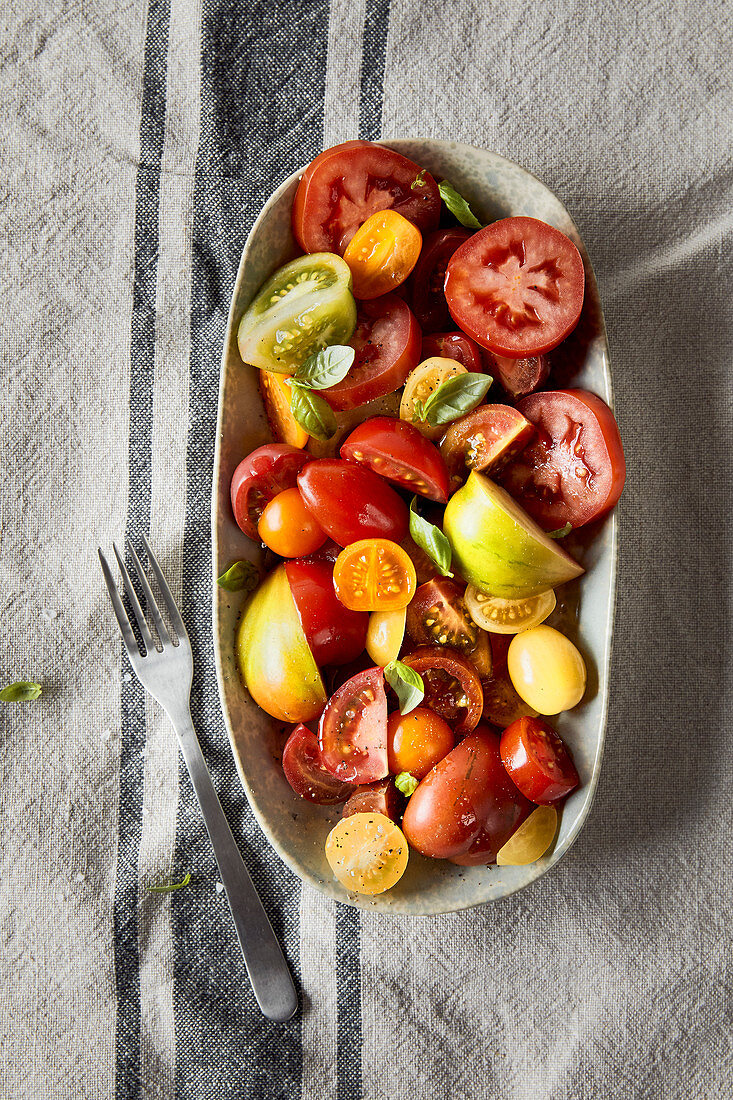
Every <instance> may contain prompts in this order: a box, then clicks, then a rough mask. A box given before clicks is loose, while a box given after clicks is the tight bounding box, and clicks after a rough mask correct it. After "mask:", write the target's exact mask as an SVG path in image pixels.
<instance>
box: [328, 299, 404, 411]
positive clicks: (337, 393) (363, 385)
mask: <svg viewBox="0 0 733 1100" xmlns="http://www.w3.org/2000/svg"><path fill="white" fill-rule="evenodd" d="M420 340H421V336H420V328H419V326H418V323H417V321H416V320H415V318H414V317H413V315H412V312H411V310H410V307H409V306H408V305H407V304H406V303H405V302H403V301H402V299H401V298H398V297H397V296H396V295H395V294H386V295H384V297H382V298H375V299H373V300H372V301H369V302H360V303H359V307H358V309H357V313H356V331H355V332H354V335H353V336H352V337H351V339H350V340H349V344H350V345H351V347H352V348H354V350H355V352H356V355H355V356H354V362H353V363H352V365H351V367H350V368H349V373H348V374H347V375H346V377H345V378H344V379H343V381H341V382H337V383H336V385H335V386H331V387H329V389H327V390H323V391H322V394H323V396H324V397H325V398H326V400H327V401H328V403H329V405H331V407H332V408H334V409H336V411H337V412H342V411H343V410H345V409H356V408H358V406H359V405H365V404H366V403H367V401H373V400H374V399H375V398H377V397H384V396H385V394H388V393H392V391H393V390H396V389H398V388H399V387H400V386H401V385H402V384H403V383H404V381H405V379H406V378H407V376H408V374H409V373H410V371H411V370H412V369H413V368H414V367H416V366H417V364H418V362H419V361H420Z"/></svg>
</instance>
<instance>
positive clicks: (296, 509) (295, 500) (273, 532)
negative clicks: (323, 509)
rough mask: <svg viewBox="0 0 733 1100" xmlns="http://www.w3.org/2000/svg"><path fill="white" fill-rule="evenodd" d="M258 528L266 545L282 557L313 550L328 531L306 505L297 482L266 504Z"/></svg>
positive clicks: (292, 556)
mask: <svg viewBox="0 0 733 1100" xmlns="http://www.w3.org/2000/svg"><path fill="white" fill-rule="evenodd" d="M257 531H258V533H259V536H260V538H261V539H262V541H263V542H264V544H265V546H269V547H270V549H271V550H272V551H273V553H275V554H279V555H280V557H281V558H300V557H302V556H303V555H304V554H313V553H315V551H316V550H317V549H318V547H319V546H322V545H323V543H324V542H325V541H326V532H325V531H324V530H323V528H322V527H321V526H320V525H319V524H318V523H317V522H316V520H315V517H314V516H313V514H312V513H311V512H310V511H309V510H308V508H306V505H305V501H304V500H303V498H302V496H301V495H300V489H298V487H297V485H296V486H294V487H293V488H292V489H284V490H283V491H282V493H278V494H277V496H274V497H273V498H272V500H271V501H270V502H269V503H268V504H267V505H266V506H265V509H264V511H263V512H262V515H261V516H260V522H259V523H258V524H257Z"/></svg>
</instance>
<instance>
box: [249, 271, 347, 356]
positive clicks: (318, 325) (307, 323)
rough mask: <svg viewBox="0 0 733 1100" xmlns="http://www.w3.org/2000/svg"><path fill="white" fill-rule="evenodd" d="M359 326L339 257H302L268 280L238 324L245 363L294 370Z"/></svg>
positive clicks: (343, 342)
mask: <svg viewBox="0 0 733 1100" xmlns="http://www.w3.org/2000/svg"><path fill="white" fill-rule="evenodd" d="M355 328H356V302H355V301H354V295H353V294H352V293H351V272H350V271H349V268H348V266H347V265H346V264H345V263H344V261H343V260H342V259H341V257H340V256H336V255H334V254H333V253H331V252H314V253H312V254H311V255H309V256H299V257H298V258H297V259H296V260H291V261H290V263H288V264H285V266H284V267H281V268H279V269H278V270H277V271H276V272H275V274H274V275H273V276H272V277H271V278H270V279H268V280H267V282H266V283H265V285H264V286H263V287H262V289H261V290H260V291H259V293H258V294H257V296H256V297H255V299H254V301H253V302H252V303H251V305H250V306H249V309H248V310H247V311H246V313H245V314H244V316H243V317H242V320H241V321H240V322H239V331H238V333H237V342H238V344H239V354H240V355H241V357H242V360H243V361H244V362H245V363H251V364H252V366H254V367H259V368H260V369H261V370H268V371H277V372H278V373H280V374H293V373H294V372H295V371H296V370H297V369H298V367H299V366H300V365H301V363H303V362H304V361H305V360H306V359H307V358H308V356H309V355H315V354H316V352H319V351H321V349H322V348H326V347H329V345H331V344H346V343H348V341H349V340H350V339H351V337H352V336H353V334H354V329H355Z"/></svg>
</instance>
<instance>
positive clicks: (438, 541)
mask: <svg viewBox="0 0 733 1100" xmlns="http://www.w3.org/2000/svg"><path fill="white" fill-rule="evenodd" d="M416 505H417V497H413V498H412V500H411V501H410V535H411V537H412V541H413V542H416V543H417V545H418V546H419V547H420V549H421V550H424V551H425V553H426V554H427V555H428V557H429V558H430V560H431V561H432V562H434V563H435V565H436V566H437V567H438V570H439V572H440V573H442V575H443V576H444V577H452V576H453V574H452V573H451V571H450V567H451V561H452V559H453V552H452V550H451V548H450V543H449V542H448V538H447V536H446V535H445V534H444V533H443V532H442V531H441V529H440V528H439V527H436V526H435V524H434V523H430V522H429V520H426V519H424V518H423V516H421V515H420V514H419V513H418V511H417V508H416Z"/></svg>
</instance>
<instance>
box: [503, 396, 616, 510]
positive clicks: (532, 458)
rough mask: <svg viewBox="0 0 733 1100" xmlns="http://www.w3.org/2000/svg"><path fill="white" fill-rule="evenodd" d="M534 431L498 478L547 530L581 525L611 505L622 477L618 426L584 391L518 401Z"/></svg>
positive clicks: (608, 413)
mask: <svg viewBox="0 0 733 1100" xmlns="http://www.w3.org/2000/svg"><path fill="white" fill-rule="evenodd" d="M517 407H518V409H519V411H520V412H521V413H522V415H523V416H526V417H527V420H529V421H531V422H532V424H534V426H535V429H536V433H537V434H536V436H535V438H534V440H533V441H532V442H531V443H530V444H529V445H528V446H527V447H525V449H524V450H523V451H522V453H521V454H520V455H519V456H518V457H517V458H516V459H514V461H513V462H511V463H510V465H509V466H507V468H506V469H505V470H504V472H503V474H502V475H501V478H500V480H501V481H502V483H503V484H504V486H505V487H506V488H507V489H508V490H509V492H510V493H511V494H512V496H513V497H515V498H516V499H517V500H518V501H519V503H520V504H521V505H522V507H523V508H526V510H527V511H528V512H529V514H530V515H531V516H532V518H533V519H535V520H537V522H538V523H539V524H540V526H542V527H544V528H545V529H546V530H548V531H550V530H554V529H555V528H557V527H563V526H564V525H565V524H566V523H569V524H571V525H572V526H573V527H581V526H582V525H583V524H584V523H588V522H589V521H590V520H592V519H595V518H596V517H597V516H600V515H602V514H603V512H606V511H608V509H609V508H612V507H613V506H614V504H615V503H616V501H617V500H618V498H619V497H620V496H621V490H622V489H623V487H624V481H625V480H626V460H625V459H624V450H623V447H622V445H621V437H620V435H619V430H618V425H617V423H616V420H615V418H614V415H613V413H612V412H611V410H610V409H609V407H608V405H606V404H605V402H604V401H601V399H600V397H596V395H595V394H593V393H588V391H587V390H553V391H550V392H548V393H533V394H530V395H529V397H525V398H524V400H523V401H520V402H519V405H518V406H517Z"/></svg>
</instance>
